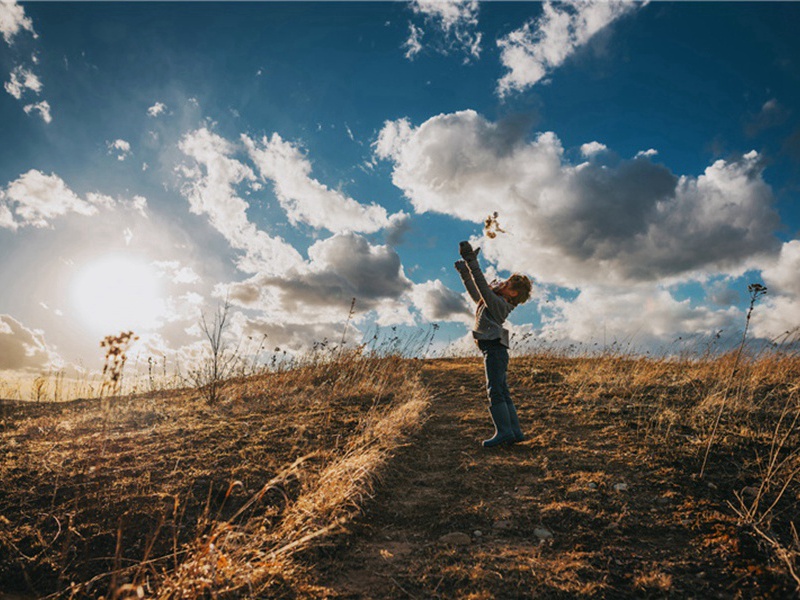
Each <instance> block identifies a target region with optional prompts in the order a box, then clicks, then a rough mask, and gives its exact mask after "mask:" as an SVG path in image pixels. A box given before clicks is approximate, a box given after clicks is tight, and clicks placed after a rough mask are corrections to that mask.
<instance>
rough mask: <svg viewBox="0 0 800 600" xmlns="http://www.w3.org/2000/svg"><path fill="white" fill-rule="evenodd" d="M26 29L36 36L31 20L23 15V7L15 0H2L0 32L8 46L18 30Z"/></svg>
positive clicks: (0, 3)
mask: <svg viewBox="0 0 800 600" xmlns="http://www.w3.org/2000/svg"><path fill="white" fill-rule="evenodd" d="M23 30H24V31H28V32H30V33H31V34H33V36H34V37H36V32H35V31H34V30H33V22H32V21H31V19H30V17H26V16H25V9H24V8H23V7H22V6H21V5H20V4H17V2H16V0H3V1H2V2H0V32H2V34H3V39H4V40H5V41H6V44H8V45H9V46H10V45H11V44H12V43H13V42H14V37H15V36H16V35H17V34H18V33H19V32H20V31H23Z"/></svg>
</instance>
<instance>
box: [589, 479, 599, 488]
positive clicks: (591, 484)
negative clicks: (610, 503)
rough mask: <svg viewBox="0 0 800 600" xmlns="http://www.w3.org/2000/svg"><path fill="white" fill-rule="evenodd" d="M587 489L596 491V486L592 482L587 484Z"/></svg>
mask: <svg viewBox="0 0 800 600" xmlns="http://www.w3.org/2000/svg"><path fill="white" fill-rule="evenodd" d="M589 489H590V490H596V489H597V484H596V483H595V482H594V481H592V482H591V483H590V484H589Z"/></svg>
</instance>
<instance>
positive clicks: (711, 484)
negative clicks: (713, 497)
mask: <svg viewBox="0 0 800 600" xmlns="http://www.w3.org/2000/svg"><path fill="white" fill-rule="evenodd" d="M706 485H708V489H710V490H716V489H717V484H715V483H711V482H710V481H709V482H708V483H707V484H706Z"/></svg>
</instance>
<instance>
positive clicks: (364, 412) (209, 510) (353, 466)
mask: <svg viewBox="0 0 800 600" xmlns="http://www.w3.org/2000/svg"><path fill="white" fill-rule="evenodd" d="M425 405H426V400H425V395H424V393H423V390H422V387H421V384H420V383H419V380H418V377H417V364H416V363H415V362H414V361H407V360H402V359H400V358H398V357H396V356H384V357H365V356H362V355H361V353H360V352H358V351H355V352H339V353H338V354H337V356H336V357H335V359H332V360H328V361H319V360H318V361H316V362H312V361H309V362H307V363H306V364H303V365H302V366H301V367H299V368H297V369H296V370H293V371H286V372H281V373H276V374H272V375H267V376H257V377H249V378H240V379H237V380H231V381H228V382H226V383H224V385H223V386H222V388H221V390H220V395H219V398H218V401H217V402H216V403H215V404H214V405H213V406H212V405H210V404H208V403H207V402H205V401H203V400H202V399H201V398H200V394H198V392H197V391H195V390H193V389H188V388H187V389H183V390H176V391H171V392H169V391H165V392H160V393H152V394H144V395H138V396H127V397H121V398H111V399H106V400H105V401H98V400H83V401H77V402H62V403H58V404H48V403H37V404H33V403H31V404H28V405H26V406H19V405H16V406H6V407H5V408H4V414H3V418H2V430H1V431H0V440H2V442H1V443H2V446H3V448H4V449H7V452H5V455H4V457H3V458H4V460H3V461H2V463H0V477H2V480H3V481H4V483H5V485H6V489H7V493H6V494H4V495H3V496H0V515H3V518H2V520H0V581H3V582H4V586H3V587H5V588H6V589H16V590H18V591H24V592H26V593H28V594H31V593H32V594H34V595H36V596H43V595H46V594H52V595H53V597H96V596H99V595H105V596H107V597H120V598H122V597H134V596H137V595H141V594H144V595H147V596H160V597H185V598H190V597H197V595H200V594H202V593H205V592H208V593H214V594H216V593H218V592H219V593H222V592H224V591H227V592H228V593H233V592H237V593H244V591H243V589H244V588H245V587H247V588H248V589H252V588H253V587H254V586H257V587H261V588H263V589H268V588H270V586H273V587H274V586H278V587H281V586H283V587H287V586H288V587H291V586H292V585H294V584H292V583H291V576H292V573H293V572H294V569H295V567H293V566H292V557H293V556H295V555H297V554H298V553H300V552H303V551H306V550H307V549H308V548H309V547H311V546H312V545H319V544H320V543H322V542H323V541H324V540H325V539H328V538H330V537H331V536H334V535H336V534H337V533H340V532H341V531H343V528H345V527H346V523H347V520H348V518H350V516H351V515H353V514H355V513H356V512H357V510H358V506H359V505H360V500H361V499H362V498H363V497H364V496H366V495H368V494H369V493H370V490H371V486H372V485H373V484H374V482H375V478H376V477H377V475H378V473H379V471H380V468H381V467H382V466H383V465H384V464H385V462H386V460H388V458H389V457H390V456H391V454H392V451H393V449H394V448H395V447H396V446H397V445H398V444H401V443H402V440H403V438H404V436H405V435H406V434H407V433H408V432H409V431H411V430H413V429H414V428H415V427H417V426H419V423H420V420H421V418H422V417H421V415H422V411H423V409H424V407H425ZM245 576H246V577H247V578H246V579H245Z"/></svg>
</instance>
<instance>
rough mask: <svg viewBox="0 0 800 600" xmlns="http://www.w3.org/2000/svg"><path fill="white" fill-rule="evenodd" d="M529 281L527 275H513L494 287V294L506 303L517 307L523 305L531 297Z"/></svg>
mask: <svg viewBox="0 0 800 600" xmlns="http://www.w3.org/2000/svg"><path fill="white" fill-rule="evenodd" d="M531 288H532V285H531V280H530V279H529V278H528V277H527V275H522V274H521V273H514V274H513V275H512V276H511V277H509V278H508V279H506V280H505V281H501V282H500V283H498V284H496V285H495V286H494V290H495V293H497V294H499V295H501V296H502V297H503V298H505V299H506V301H507V302H509V303H510V304H513V305H514V306H518V305H520V304H524V303H525V302H527V301H528V299H529V298H530V297H531Z"/></svg>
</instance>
